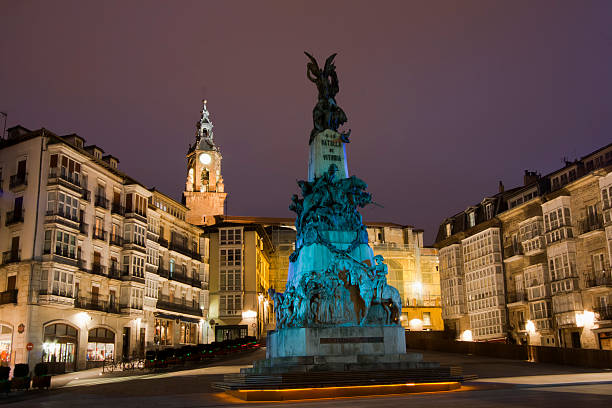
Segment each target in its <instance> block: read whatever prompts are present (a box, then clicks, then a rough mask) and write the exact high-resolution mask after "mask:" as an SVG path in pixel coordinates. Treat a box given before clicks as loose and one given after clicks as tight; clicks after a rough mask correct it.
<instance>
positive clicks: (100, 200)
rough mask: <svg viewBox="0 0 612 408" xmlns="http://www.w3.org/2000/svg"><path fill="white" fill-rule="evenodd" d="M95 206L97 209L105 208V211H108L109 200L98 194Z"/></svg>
mask: <svg viewBox="0 0 612 408" xmlns="http://www.w3.org/2000/svg"><path fill="white" fill-rule="evenodd" d="M94 205H95V206H96V207H100V208H104V209H105V210H108V199H107V198H106V197H104V196H101V195H97V194H96V198H95V200H94Z"/></svg>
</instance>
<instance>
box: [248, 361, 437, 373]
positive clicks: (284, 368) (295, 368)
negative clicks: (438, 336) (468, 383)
mask: <svg viewBox="0 0 612 408" xmlns="http://www.w3.org/2000/svg"><path fill="white" fill-rule="evenodd" d="M439 366H440V364H439V363H434V362H412V361H398V362H394V363H385V362H376V363H341V362H340V363H321V364H287V365H284V364H277V365H274V366H268V365H262V366H253V368H242V369H240V372H241V373H242V374H252V375H268V374H284V373H310V372H329V371H333V372H345V371H347V372H348V371H350V372H357V371H380V370H412V369H421V368H423V369H435V368H438V367H439Z"/></svg>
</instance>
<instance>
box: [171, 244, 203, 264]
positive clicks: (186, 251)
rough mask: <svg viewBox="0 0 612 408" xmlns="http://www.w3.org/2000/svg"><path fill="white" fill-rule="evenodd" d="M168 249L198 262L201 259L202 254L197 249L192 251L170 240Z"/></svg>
mask: <svg viewBox="0 0 612 408" xmlns="http://www.w3.org/2000/svg"><path fill="white" fill-rule="evenodd" d="M168 249H170V250H171V251H175V252H178V253H179V254H183V255H186V256H188V257H190V258H193V259H195V260H198V261H200V262H201V261H202V255H200V254H199V253H198V252H197V251H193V250H191V249H189V248H187V247H185V246H183V245H180V244H177V243H174V242H170V244H169V246H168Z"/></svg>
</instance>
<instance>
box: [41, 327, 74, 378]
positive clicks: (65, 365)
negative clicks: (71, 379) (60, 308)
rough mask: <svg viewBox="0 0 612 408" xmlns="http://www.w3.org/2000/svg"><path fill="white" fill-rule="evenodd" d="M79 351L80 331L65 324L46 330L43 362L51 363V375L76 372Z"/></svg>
mask: <svg viewBox="0 0 612 408" xmlns="http://www.w3.org/2000/svg"><path fill="white" fill-rule="evenodd" d="M77 350H78V330H77V329H76V328H74V327H72V326H70V325H67V324H64V323H55V324H50V325H48V326H46V327H45V329H44V339H43V356H42V361H43V362H44V363H49V371H50V372H51V373H61V372H66V371H74V370H75V368H76V353H77Z"/></svg>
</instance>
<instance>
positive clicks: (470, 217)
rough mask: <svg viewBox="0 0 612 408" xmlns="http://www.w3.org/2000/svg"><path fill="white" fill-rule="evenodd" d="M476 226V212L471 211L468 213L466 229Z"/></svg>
mask: <svg viewBox="0 0 612 408" xmlns="http://www.w3.org/2000/svg"><path fill="white" fill-rule="evenodd" d="M474 225H476V212H474V211H472V212H470V213H468V227H469V228H472V227H473V226H474Z"/></svg>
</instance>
